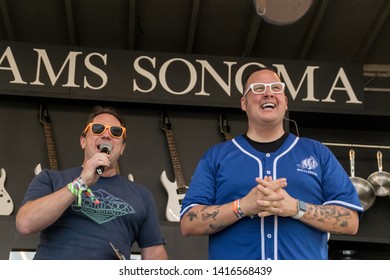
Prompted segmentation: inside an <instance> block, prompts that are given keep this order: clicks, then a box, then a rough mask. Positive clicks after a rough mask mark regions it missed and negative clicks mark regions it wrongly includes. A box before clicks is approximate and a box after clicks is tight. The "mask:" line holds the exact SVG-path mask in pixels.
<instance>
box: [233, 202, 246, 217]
mask: <svg viewBox="0 0 390 280" xmlns="http://www.w3.org/2000/svg"><path fill="white" fill-rule="evenodd" d="M232 210H233V213H234V215H236V217H237V218H238V219H241V218H244V217H245V216H246V215H245V214H244V212H242V210H241V207H240V200H239V199H236V200H235V201H233V206H232Z"/></svg>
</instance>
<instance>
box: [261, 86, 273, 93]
mask: <svg viewBox="0 0 390 280" xmlns="http://www.w3.org/2000/svg"><path fill="white" fill-rule="evenodd" d="M273 95H274V93H273V92H272V90H271V86H270V85H266V86H265V91H264V93H263V96H273Z"/></svg>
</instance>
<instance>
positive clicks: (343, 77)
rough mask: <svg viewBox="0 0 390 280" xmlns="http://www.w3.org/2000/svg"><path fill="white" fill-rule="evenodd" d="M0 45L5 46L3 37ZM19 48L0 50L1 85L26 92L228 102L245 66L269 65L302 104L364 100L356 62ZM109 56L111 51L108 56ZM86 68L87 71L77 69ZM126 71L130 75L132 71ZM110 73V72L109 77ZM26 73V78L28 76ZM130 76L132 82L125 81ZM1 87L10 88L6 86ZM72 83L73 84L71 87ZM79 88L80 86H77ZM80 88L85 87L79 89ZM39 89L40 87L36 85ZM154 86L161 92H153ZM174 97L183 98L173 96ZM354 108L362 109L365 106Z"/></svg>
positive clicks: (240, 87) (238, 87) (239, 86)
mask: <svg viewBox="0 0 390 280" xmlns="http://www.w3.org/2000/svg"><path fill="white" fill-rule="evenodd" d="M0 46H1V47H3V44H2V43H1V42H0ZM17 48H18V49H17V51H18V52H16V50H15V49H12V47H11V46H5V47H4V48H3V49H4V51H3V53H0V73H1V72H9V73H10V75H0V78H1V79H2V80H1V81H2V83H3V85H5V83H4V82H6V83H8V86H9V85H15V86H14V87H13V88H11V89H12V90H14V91H15V89H16V90H18V89H20V90H21V92H22V94H24V92H25V90H26V86H23V87H22V85H26V84H27V85H28V86H31V87H30V88H29V89H27V90H28V92H34V88H33V86H38V87H40V86H45V87H46V88H45V92H47V94H50V87H52V88H53V92H58V89H59V88H60V87H61V88H69V92H70V93H71V94H72V93H73V92H77V93H80V94H82V95H84V96H88V95H90V94H91V91H92V92H97V91H99V90H102V89H104V91H102V93H104V95H107V94H109V95H110V97H112V98H113V99H115V98H117V97H121V98H123V97H125V98H129V100H130V99H131V100H133V98H134V100H136V99H137V98H138V96H137V95H134V93H147V94H149V93H150V99H149V100H150V102H154V101H159V99H165V98H166V99H167V100H168V99H169V98H170V96H183V97H184V96H186V98H183V100H184V101H185V102H187V103H188V102H191V101H192V100H193V101H194V102H197V98H198V99H200V100H202V102H203V101H205V103H204V104H206V105H207V106H208V105H210V104H214V103H215V102H220V101H223V102H224V104H228V102H229V100H233V98H232V97H234V100H237V97H238V96H233V95H237V91H238V93H242V92H243V85H242V79H243V75H244V73H245V72H246V70H247V69H248V68H249V67H253V66H255V67H258V68H265V67H269V66H270V65H273V66H274V67H275V68H276V69H277V71H278V74H279V75H280V76H281V77H282V79H283V80H284V81H285V83H286V93H287V94H289V95H290V96H291V99H292V101H293V105H294V106H302V105H303V104H304V106H305V107H307V105H306V104H310V103H311V104H313V106H315V107H314V108H319V107H321V106H322V105H324V106H323V107H324V108H325V107H326V106H327V105H328V104H329V103H335V102H338V104H337V105H344V107H345V105H347V104H352V105H359V104H362V103H363V102H362V100H359V99H360V98H363V89H362V88H360V87H361V84H360V83H359V81H360V80H359V77H357V75H358V73H359V72H358V71H355V70H356V69H357V68H356V66H353V67H349V66H347V65H342V64H340V65H338V64H331V65H330V64H329V63H319V62H318V63H315V64H314V63H313V64H314V65H313V64H312V65H308V64H306V65H302V64H303V63H300V64H298V63H296V62H288V61H286V62H283V61H280V60H279V61H280V62H278V60H276V61H272V62H274V63H273V64H272V62H271V60H270V59H264V61H262V63H260V62H258V61H248V59H245V61H240V60H239V59H236V60H235V59H232V60H223V59H219V58H218V57H213V58H210V59H207V58H203V59H202V58H201V57H200V58H199V56H196V57H195V56H194V57H191V56H190V55H187V56H186V55H175V56H173V57H172V56H171V57H168V58H167V56H166V55H162V56H161V57H160V56H158V55H137V54H136V53H132V52H130V51H129V53H128V54H125V56H124V58H123V59H121V60H118V59H117V57H116V55H117V54H116V52H115V51H107V53H100V52H88V51H86V50H82V51H78V50H77V51H72V50H65V53H64V52H61V57H64V58H65V59H63V58H60V57H58V52H55V55H51V56H50V55H48V52H49V51H50V50H51V49H50V48H31V49H27V50H28V51H27V52H26V51H25V50H26V48H23V47H21V46H18V47H17ZM20 52H25V53H27V54H26V55H30V56H31V54H30V53H32V54H34V56H33V57H31V58H30V57H27V58H28V59H27V60H25V61H23V64H20V65H19V64H18V63H20V61H18V57H17V56H16V57H15V55H16V54H17V53H20ZM109 56H112V57H110V60H109ZM30 61H35V64H34V65H26V62H30ZM108 61H110V62H111V63H108ZM275 62H276V63H275ZM295 66H297V68H299V71H298V72H295V73H294V75H292V70H294V69H297V68H295ZM80 69H82V70H80ZM118 69H121V70H120V71H119V70H118ZM123 69H125V70H123ZM183 69H184V70H183ZM351 70H352V72H350V71H351ZM294 71H296V70H294ZM84 72H86V73H85V74H80V73H84ZM130 73H133V75H131V76H130ZM301 73H302V74H301ZM109 75H111V76H112V78H111V79H110V76H109ZM349 75H350V76H349ZM26 76H28V77H29V79H26ZM110 80H111V83H110V82H109V81H110ZM145 80H146V82H145ZM112 81H115V83H114V82H112ZM129 81H131V83H132V84H130V85H129ZM111 87H114V88H115V91H111ZM5 88H6V89H9V87H5ZM73 88H74V89H75V90H72V89H73ZM78 88H81V89H80V90H76V89H78ZM0 89H3V88H1V87H0ZM82 89H86V90H85V91H83V92H81V90H82ZM37 90H39V89H35V91H37ZM355 90H356V92H355ZM157 91H160V92H161V93H162V94H158V95H156V94H155V93H156V92H157ZM60 92H62V91H60ZM152 94H153V95H152ZM221 94H222V95H223V96H221ZM163 95H165V96H163ZM343 95H344V96H345V97H346V98H344V99H345V100H346V101H339V100H340V98H336V97H340V96H343ZM202 97H203V98H202ZM204 97H206V98H204ZM207 97H210V98H207ZM191 98H192V99H191ZM153 99H155V100H153ZM122 100H123V99H122ZM336 100H337V101H336ZM226 101H228V102H226ZM147 102H149V101H147ZM173 102H178V103H180V102H181V101H180V99H179V98H177V99H176V98H175V99H174V101H173ZM318 105H319V106H318ZM235 106H236V105H235ZM339 107H340V106H339ZM349 107H351V106H349ZM352 108H354V109H355V108H359V109H360V108H363V106H360V107H357V106H355V107H352Z"/></svg>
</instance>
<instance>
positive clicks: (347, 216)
mask: <svg viewBox="0 0 390 280" xmlns="http://www.w3.org/2000/svg"><path fill="white" fill-rule="evenodd" d="M306 207H307V210H306V213H305V215H304V216H303V218H302V219H301V221H302V222H303V223H305V224H307V225H310V226H312V227H314V228H316V229H318V230H322V231H327V232H329V233H332V234H351V235H354V234H356V233H357V231H358V228H359V217H358V214H357V212H356V211H354V210H351V209H349V208H345V207H342V206H337V205H325V206H323V205H313V204H309V203H307V204H306Z"/></svg>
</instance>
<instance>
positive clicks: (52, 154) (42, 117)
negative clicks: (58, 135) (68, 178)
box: [34, 104, 58, 175]
mask: <svg viewBox="0 0 390 280" xmlns="http://www.w3.org/2000/svg"><path fill="white" fill-rule="evenodd" d="M38 118H39V121H40V122H41V123H42V124H43V129H44V131H45V138H46V146H47V153H48V155H49V166H50V169H51V170H58V163H57V153H56V149H55V146H54V137H53V129H52V126H51V123H50V117H49V112H48V111H47V109H46V106H45V105H44V104H41V105H40V107H39V115H38ZM41 171H42V167H41V164H40V163H39V164H38V165H37V166H36V167H35V170H34V173H35V175H38V174H39V173H41Z"/></svg>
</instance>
